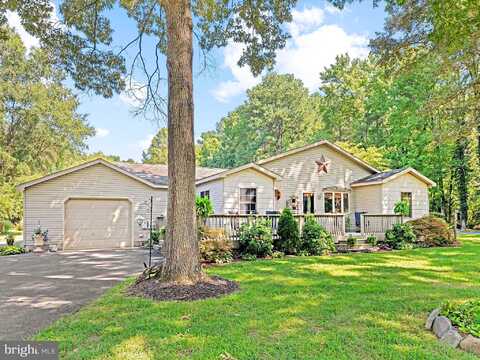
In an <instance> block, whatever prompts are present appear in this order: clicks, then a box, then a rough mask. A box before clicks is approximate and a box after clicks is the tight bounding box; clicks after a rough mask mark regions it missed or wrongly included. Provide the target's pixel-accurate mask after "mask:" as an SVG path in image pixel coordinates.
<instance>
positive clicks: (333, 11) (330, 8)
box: [325, 4, 345, 15]
mask: <svg viewBox="0 0 480 360" xmlns="http://www.w3.org/2000/svg"><path fill="white" fill-rule="evenodd" d="M325 11H326V12H327V13H329V14H332V15H336V14H340V13H341V12H342V10H340V9H339V8H338V7H336V6H333V5H332V4H327V5H326V6H325ZM343 11H345V8H343Z"/></svg>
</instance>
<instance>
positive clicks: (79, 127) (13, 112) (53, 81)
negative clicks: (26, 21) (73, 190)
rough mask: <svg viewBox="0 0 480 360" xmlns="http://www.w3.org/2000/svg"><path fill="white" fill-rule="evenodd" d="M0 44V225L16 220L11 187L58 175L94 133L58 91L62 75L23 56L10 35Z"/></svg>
mask: <svg viewBox="0 0 480 360" xmlns="http://www.w3.org/2000/svg"><path fill="white" fill-rule="evenodd" d="M5 33H6V34H8V37H6V38H5V39H3V40H0V188H1V189H2V191H0V219H1V218H9V219H10V220H19V219H20V217H21V194H16V193H15V188H14V185H15V183H16V182H18V181H21V180H24V179H26V178H29V177H32V176H36V175H41V174H44V173H46V172H49V171H53V170H56V169H58V167H60V166H62V164H63V163H65V162H70V161H72V160H73V159H75V158H77V157H79V156H81V155H82V154H83V152H84V150H85V149H86V140H87V139H88V137H89V136H92V135H94V129H93V128H92V127H91V126H90V125H89V124H88V123H87V121H86V119H85V116H83V115H81V114H79V113H78V105H79V103H78V100H77V98H76V97H75V96H74V95H73V94H72V92H71V91H70V90H69V89H67V88H66V87H65V86H63V85H62V81H63V80H64V76H65V74H64V73H63V71H61V70H58V69H57V68H56V67H55V66H52V64H51V62H50V58H49V56H48V54H47V53H46V52H45V51H43V50H38V49H37V50H32V51H31V52H30V53H29V54H28V55H27V53H26V49H25V47H24V46H23V44H22V41H21V40H20V37H19V36H17V35H16V34H15V33H13V31H11V30H10V29H6V30H5Z"/></svg>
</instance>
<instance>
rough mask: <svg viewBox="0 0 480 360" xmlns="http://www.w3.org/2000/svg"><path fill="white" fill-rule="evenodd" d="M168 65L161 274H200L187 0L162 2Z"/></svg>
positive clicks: (179, 278)
mask: <svg viewBox="0 0 480 360" xmlns="http://www.w3.org/2000/svg"><path fill="white" fill-rule="evenodd" d="M165 12H166V18H167V32H168V45H167V69H168V178H169V184H168V209H167V232H166V241H165V243H166V244H165V257H166V262H165V265H164V267H163V270H162V278H163V279H164V280H167V281H173V282H177V283H194V282H196V281H198V280H199V278H200V277H201V267H200V262H199V255H198V242H197V231H196V217H195V143H194V136H193V78H192V57H193V48H192V14H191V10H190V1H188V0H170V1H166V2H165Z"/></svg>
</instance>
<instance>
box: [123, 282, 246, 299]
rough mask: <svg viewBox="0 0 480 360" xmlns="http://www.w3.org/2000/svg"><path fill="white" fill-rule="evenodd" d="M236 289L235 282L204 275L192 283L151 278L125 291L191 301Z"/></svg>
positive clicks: (133, 293) (228, 292) (229, 292)
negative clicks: (182, 283)
mask: <svg viewBox="0 0 480 360" xmlns="http://www.w3.org/2000/svg"><path fill="white" fill-rule="evenodd" d="M238 289H239V286H238V284H237V283H236V282H234V281H230V280H227V279H223V278H221V277H219V276H211V277H205V278H204V279H203V280H201V281H199V282H197V283H196V284H194V285H179V284H175V283H166V282H163V281H161V280H158V279H155V278H152V279H148V280H144V281H141V282H139V283H135V284H133V285H132V286H130V287H129V288H128V289H127V291H126V293H127V295H132V296H141V297H145V298H148V299H153V300H157V301H172V300H177V301H193V300H201V299H208V298H217V297H220V296H224V295H228V294H231V293H233V292H235V291H237V290H238Z"/></svg>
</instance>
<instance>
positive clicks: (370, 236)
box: [366, 235, 378, 246]
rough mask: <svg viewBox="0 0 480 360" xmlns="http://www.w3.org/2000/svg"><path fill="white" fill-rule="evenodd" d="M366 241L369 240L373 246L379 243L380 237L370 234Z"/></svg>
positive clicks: (368, 242)
mask: <svg viewBox="0 0 480 360" xmlns="http://www.w3.org/2000/svg"><path fill="white" fill-rule="evenodd" d="M366 241H367V244H369V245H372V246H377V245H378V239H377V237H376V236H375V235H368V236H367V240H366Z"/></svg>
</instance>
